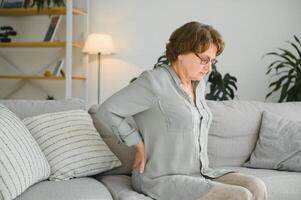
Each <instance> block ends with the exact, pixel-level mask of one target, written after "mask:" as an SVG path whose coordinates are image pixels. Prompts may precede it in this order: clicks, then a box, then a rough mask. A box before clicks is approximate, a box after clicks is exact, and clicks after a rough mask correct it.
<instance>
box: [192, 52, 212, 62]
mask: <svg viewBox="0 0 301 200" xmlns="http://www.w3.org/2000/svg"><path fill="white" fill-rule="evenodd" d="M194 55H195V56H196V57H198V58H199V59H200V60H201V64H202V65H206V64H208V63H209V62H210V63H211V65H215V64H216V63H217V62H218V60H217V59H215V58H214V59H212V60H210V57H208V58H209V59H207V60H204V59H203V58H201V56H199V55H198V54H197V53H195V52H194Z"/></svg>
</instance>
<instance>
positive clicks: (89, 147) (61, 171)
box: [23, 110, 121, 180]
mask: <svg viewBox="0 0 301 200" xmlns="http://www.w3.org/2000/svg"><path fill="white" fill-rule="evenodd" d="M23 122H24V124H25V125H26V126H27V128H28V129H29V131H30V132H31V134H32V135H33V137H34V138H35V139H36V141H37V142H38V144H39V145H40V147H41V149H42V151H43V153H44V154H45V156H46V158H47V160H48V162H49V164H50V167H51V175H50V178H49V179H50V180H68V179H71V178H74V177H83V176H89V175H95V174H97V173H100V172H104V171H106V170H109V169H112V168H114V167H117V166H120V165H121V162H120V161H119V160H118V158H117V157H116V156H115V155H114V154H113V153H112V152H111V151H110V149H109V148H108V146H107V145H106V144H105V143H104V142H103V140H102V138H101V137H100V135H99V134H98V132H97V131H96V129H95V127H94V126H93V122H92V119H91V117H90V115H89V114H88V113H87V112H86V111H83V110H71V111H64V112H57V113H47V114H43V115H38V116H35V117H30V118H25V119H23Z"/></svg>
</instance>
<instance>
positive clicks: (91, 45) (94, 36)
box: [83, 33, 115, 55]
mask: <svg viewBox="0 0 301 200" xmlns="http://www.w3.org/2000/svg"><path fill="white" fill-rule="evenodd" d="M114 51H115V50H114V45H113V40H112V37H111V36H110V35H108V34H100V33H91V34H90V35H89V36H88V38H87V40H86V43H85V45H84V49H83V52H84V53H88V54H98V53H100V54H102V55H108V54H112V53H114Z"/></svg>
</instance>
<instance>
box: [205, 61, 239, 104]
mask: <svg viewBox="0 0 301 200" xmlns="http://www.w3.org/2000/svg"><path fill="white" fill-rule="evenodd" d="M236 82H237V79H236V77H235V76H231V75H230V74H229V73H226V74H225V76H224V77H223V76H222V74H221V73H220V72H218V71H217V68H216V65H213V66H212V71H211V73H210V74H209V78H208V83H209V84H210V85H209V88H210V92H209V93H207V94H206V99H208V100H214V101H224V100H230V99H234V97H235V93H234V92H235V91H236V90H237V86H236Z"/></svg>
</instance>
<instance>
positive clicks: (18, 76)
mask: <svg viewBox="0 0 301 200" xmlns="http://www.w3.org/2000/svg"><path fill="white" fill-rule="evenodd" d="M0 79H24V80H65V77H62V76H24V75H0ZM72 79H73V80H86V78H85V77H81V76H73V77H72Z"/></svg>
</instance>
